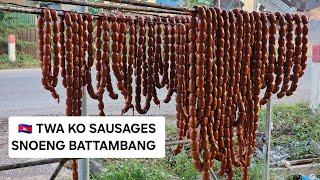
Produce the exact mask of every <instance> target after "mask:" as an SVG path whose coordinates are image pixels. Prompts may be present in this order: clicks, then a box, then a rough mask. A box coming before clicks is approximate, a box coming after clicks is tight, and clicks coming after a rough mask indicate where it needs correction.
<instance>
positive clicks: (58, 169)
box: [50, 159, 67, 180]
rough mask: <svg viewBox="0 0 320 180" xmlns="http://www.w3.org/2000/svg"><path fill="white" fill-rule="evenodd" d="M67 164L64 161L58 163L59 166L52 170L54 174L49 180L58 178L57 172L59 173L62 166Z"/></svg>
mask: <svg viewBox="0 0 320 180" xmlns="http://www.w3.org/2000/svg"><path fill="white" fill-rule="evenodd" d="M66 162H67V160H66V159H64V160H62V161H60V163H59V165H58V166H57V168H56V169H55V170H54V172H53V173H52V175H51V177H50V180H55V179H56V177H57V176H58V174H59V172H60V171H61V169H62V167H63V165H64V164H65V163H66Z"/></svg>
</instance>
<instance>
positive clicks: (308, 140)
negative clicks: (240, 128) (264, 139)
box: [259, 102, 320, 160]
mask: <svg viewBox="0 0 320 180" xmlns="http://www.w3.org/2000/svg"><path fill="white" fill-rule="evenodd" d="M272 127H273V129H272V132H271V149H273V148H275V147H276V146H281V147H284V148H285V149H287V151H288V152H287V153H288V154H289V160H295V159H303V158H310V157H319V155H320V154H319V150H317V148H316V144H318V143H319V142H320V115H313V114H312V113H311V110H310V109H309V105H308V104H307V103H304V102H301V103H296V104H278V105H274V106H273V107H272ZM259 130H260V131H261V132H264V130H265V111H264V110H262V111H261V114H260V127H259Z"/></svg>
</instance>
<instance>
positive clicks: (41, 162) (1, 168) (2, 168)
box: [0, 158, 70, 171]
mask: <svg viewBox="0 0 320 180" xmlns="http://www.w3.org/2000/svg"><path fill="white" fill-rule="evenodd" d="M63 160H66V161H68V160H70V159H63V158H54V159H43V160H38V161H30V162H23V163H17V164H9V165H4V166H0V171H5V170H11V169H19V168H25V167H30V166H39V165H44V164H52V163H57V162H61V161H63Z"/></svg>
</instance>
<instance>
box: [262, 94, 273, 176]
mask: <svg viewBox="0 0 320 180" xmlns="http://www.w3.org/2000/svg"><path fill="white" fill-rule="evenodd" d="M271 113H272V112H271V99H269V102H268V103H267V108H266V131H265V137H266V142H265V148H264V177H263V179H264V180H269V179H270V177H269V164H270V136H271V118H272V117H271V115H272V114H271Z"/></svg>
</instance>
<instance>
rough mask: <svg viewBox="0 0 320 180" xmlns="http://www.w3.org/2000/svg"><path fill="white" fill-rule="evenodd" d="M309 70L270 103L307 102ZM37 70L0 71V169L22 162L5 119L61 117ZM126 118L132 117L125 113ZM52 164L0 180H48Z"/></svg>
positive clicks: (169, 111) (110, 107) (169, 110)
mask: <svg viewBox="0 0 320 180" xmlns="http://www.w3.org/2000/svg"><path fill="white" fill-rule="evenodd" d="M310 69H311V66H308V69H307V71H306V74H305V76H304V77H303V78H302V80H301V82H300V85H299V88H298V90H297V92H296V93H295V94H294V95H293V96H291V97H290V98H288V97H286V98H283V99H281V100H276V99H275V100H274V101H273V102H275V103H281V102H286V103H290V102H295V101H301V100H309V99H310V88H311V73H310ZM40 74H41V73H40V70H39V69H29V70H2V71H0V165H1V164H11V163H14V162H22V161H26V159H10V158H8V156H7V118H8V117H10V116H18V115H63V114H64V108H65V103H64V102H65V96H64V94H65V92H64V89H63V88H62V87H61V86H58V87H57V89H58V92H59V93H60V94H61V96H62V98H61V103H60V104H58V103H57V101H55V100H54V99H53V98H52V97H51V95H50V93H49V92H47V91H45V90H44V89H43V87H42V85H41V81H40ZM158 95H159V97H160V98H164V97H165V95H166V92H165V91H159V92H158ZM105 102H106V103H105V107H106V112H107V114H109V115H110V114H112V115H117V114H120V112H121V107H122V105H123V103H124V101H123V99H121V100H119V101H112V100H110V99H109V98H108V99H106V100H105ZM88 108H89V114H92V115H96V114H97V113H98V112H97V103H96V102H95V101H93V100H89V101H88ZM128 114H130V115H131V114H132V112H129V113H128ZM149 114H150V115H151V114H152V115H174V114H175V105H174V102H171V103H169V104H167V105H166V104H161V107H160V109H159V107H156V106H152V108H151V109H150V111H149ZM55 166H56V164H53V165H46V166H39V167H32V168H25V169H19V170H12V171H6V172H0V179H5V180H14V179H48V177H49V176H50V174H51V172H52V171H53V170H54V168H55ZM69 178H70V173H69V170H67V169H65V168H64V169H63V173H62V174H61V176H60V177H59V179H69Z"/></svg>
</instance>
